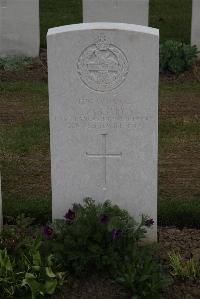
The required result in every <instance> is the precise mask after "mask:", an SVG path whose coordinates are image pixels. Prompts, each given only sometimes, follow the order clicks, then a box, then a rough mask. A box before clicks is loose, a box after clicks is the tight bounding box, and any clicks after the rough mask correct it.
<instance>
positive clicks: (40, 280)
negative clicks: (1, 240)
mask: <svg viewBox="0 0 200 299" xmlns="http://www.w3.org/2000/svg"><path fill="white" fill-rule="evenodd" d="M27 221H28V219H27ZM18 224H19V223H18ZM24 225H25V224H24ZM7 231H8V229H7ZM4 237H5V235H4ZM17 240H18V243H16V249H15V250H14V249H13V248H10V243H8V244H9V250H10V254H9V253H8V252H7V249H3V250H0V291H1V294H2V296H3V297H1V298H25V297H24V296H25V295H26V294H29V293H31V295H32V299H36V298H38V297H39V296H41V295H42V296H43V295H45V294H50V295H51V294H53V293H54V292H55V290H56V288H58V287H60V286H61V285H62V284H63V282H64V277H65V274H64V273H63V272H59V271H57V269H58V268H59V265H58V263H57V261H56V260H55V258H54V256H53V255H52V254H49V255H47V257H45V256H43V255H42V254H41V244H42V241H41V237H40V236H38V237H36V238H35V239H33V238H32V237H27V236H26V235H25V234H23V237H22V236H21V237H20V242H19V239H17ZM8 244H6V245H8Z"/></svg>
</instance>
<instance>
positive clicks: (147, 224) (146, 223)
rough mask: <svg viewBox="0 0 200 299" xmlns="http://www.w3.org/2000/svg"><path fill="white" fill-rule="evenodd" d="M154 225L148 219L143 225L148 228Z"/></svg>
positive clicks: (150, 219)
mask: <svg viewBox="0 0 200 299" xmlns="http://www.w3.org/2000/svg"><path fill="white" fill-rule="evenodd" d="M153 224H154V220H153V219H152V218H149V219H147V220H146V221H145V223H144V225H145V226H147V227H150V226H152V225H153Z"/></svg>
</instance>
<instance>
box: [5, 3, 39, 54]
mask: <svg viewBox="0 0 200 299" xmlns="http://www.w3.org/2000/svg"><path fill="white" fill-rule="evenodd" d="M39 47H40V32H39V0H0V55H1V56H8V55H18V56H21V55H25V56H29V57H36V56H38V55H39Z"/></svg>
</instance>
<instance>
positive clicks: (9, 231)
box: [0, 214, 34, 255]
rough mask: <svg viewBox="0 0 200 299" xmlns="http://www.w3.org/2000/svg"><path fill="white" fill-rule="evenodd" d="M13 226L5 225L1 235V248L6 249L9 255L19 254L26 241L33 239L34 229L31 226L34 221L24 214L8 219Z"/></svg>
mask: <svg viewBox="0 0 200 299" xmlns="http://www.w3.org/2000/svg"><path fill="white" fill-rule="evenodd" d="M8 220H9V222H11V223H12V225H4V226H3V229H2V231H1V233H0V248H1V249H4V248H6V249H7V251H8V252H9V253H12V255H13V254H17V252H18V250H19V249H20V247H22V246H24V244H25V243H26V239H27V238H29V237H30V236H31V237H32V235H33V231H34V228H33V227H32V228H31V226H30V225H31V224H32V223H33V221H34V219H33V218H29V217H25V216H24V214H22V215H20V216H18V217H17V218H16V219H13V217H9V218H8Z"/></svg>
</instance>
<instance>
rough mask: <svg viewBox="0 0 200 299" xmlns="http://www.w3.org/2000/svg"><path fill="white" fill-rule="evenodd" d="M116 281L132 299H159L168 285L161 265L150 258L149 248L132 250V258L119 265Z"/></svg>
mask: <svg viewBox="0 0 200 299" xmlns="http://www.w3.org/2000/svg"><path fill="white" fill-rule="evenodd" d="M116 281H117V282H118V283H120V284H122V285H123V286H124V287H126V288H127V289H129V290H130V291H131V294H132V296H133V297H132V298H133V299H139V298H148V299H158V298H159V299H160V298H163V297H162V295H161V294H162V289H163V287H165V286H166V285H167V284H168V283H169V279H168V277H167V276H166V274H164V272H163V269H162V267H161V265H160V264H159V263H158V262H157V261H156V260H155V259H154V258H153V257H152V256H151V254H150V252H149V248H148V249H147V248H145V247H143V248H137V249H134V251H133V254H132V256H130V257H128V258H127V260H126V261H125V262H124V263H123V264H121V265H119V269H118V272H117V276H116Z"/></svg>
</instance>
